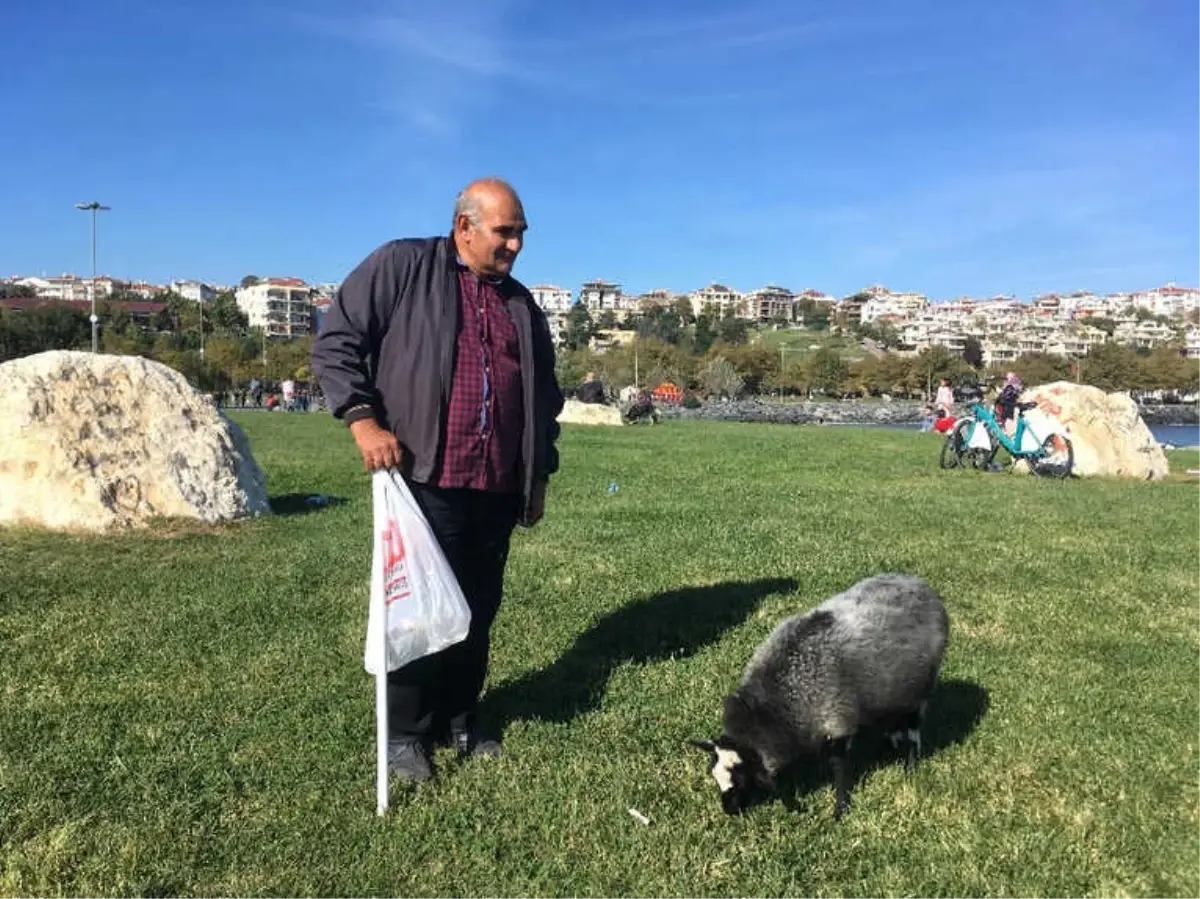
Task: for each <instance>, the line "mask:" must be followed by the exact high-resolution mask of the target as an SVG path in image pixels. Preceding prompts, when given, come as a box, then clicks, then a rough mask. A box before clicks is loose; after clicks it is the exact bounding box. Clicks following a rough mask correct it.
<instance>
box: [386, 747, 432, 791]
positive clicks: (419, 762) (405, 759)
mask: <svg viewBox="0 0 1200 899" xmlns="http://www.w3.org/2000/svg"><path fill="white" fill-rule="evenodd" d="M388 771H389V773H391V774H394V775H396V776H397V777H399V778H400V779H401V780H407V781H410V782H411V783H421V782H423V781H426V780H429V779H430V778H431V777H433V765H432V763H430V761H429V753H428V752H427V751H426V749H425V744H424V743H423V742H421V741H420V740H419V739H416V738H415V737H409V738H400V739H391V740H388Z"/></svg>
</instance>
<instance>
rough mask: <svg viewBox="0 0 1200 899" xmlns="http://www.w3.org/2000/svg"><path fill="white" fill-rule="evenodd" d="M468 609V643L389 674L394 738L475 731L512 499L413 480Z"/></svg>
mask: <svg viewBox="0 0 1200 899" xmlns="http://www.w3.org/2000/svg"><path fill="white" fill-rule="evenodd" d="M408 486H409V488H410V489H411V490H412V493H413V497H414V498H415V499H416V501H417V504H418V505H419V506H420V507H421V511H422V512H423V513H424V515H425V518H426V520H427V521H428V522H429V525H430V527H432V528H433V533H434V534H435V535H436V537H437V540H438V543H439V544H440V545H441V547H442V552H444V553H445V554H446V560H447V561H448V562H449V563H450V567H451V569H453V571H454V576H455V577H456V578H458V583H459V586H460V587H462V591H463V594H464V595H465V596H466V598H467V605H468V606H470V608H471V629H470V631H469V632H468V633H467V638H466V639H465V640H463V641H462V642H461V643H455V644H454V645H453V646H449V647H447V648H446V649H444V650H442V651H441V652H437V653H434V654H432V655H428V656H425V657H423V658H420V659H417V660H416V661H415V662H411V663H409V664H408V665H405V666H404V667H403V668H399V669H397V670H396V671H392V672H389V673H388V729H389V731H390V732H391V736H392V737H420V738H422V739H433V738H438V737H440V736H442V734H443V733H444V731H445V730H446V728H452V729H454V730H465V729H469V728H471V727H473V726H474V716H475V707H476V705H477V704H478V701H479V694H480V692H481V691H482V690H483V682H484V679H485V678H486V677H487V666H488V650H489V647H490V639H489V634H490V631H491V627H492V622H493V621H494V620H495V618H496V612H498V611H499V609H500V600H501V596H502V594H503V589H504V566H505V564H506V563H507V561H508V545H509V539H510V538H511V536H512V532H513V528H514V527H515V526H516V523H517V511H518V503H519V501H518V498H517V496H515V495H505V494H495V493H484V492H483V491H480V490H466V489H453V488H450V489H447V488H441V487H432V486H429V485H426V484H417V483H413V482H411V481H410V482H408Z"/></svg>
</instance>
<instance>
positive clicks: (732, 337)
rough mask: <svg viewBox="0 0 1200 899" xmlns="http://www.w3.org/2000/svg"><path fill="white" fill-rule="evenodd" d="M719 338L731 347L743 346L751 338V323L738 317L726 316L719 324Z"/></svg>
mask: <svg viewBox="0 0 1200 899" xmlns="http://www.w3.org/2000/svg"><path fill="white" fill-rule="evenodd" d="M717 336H718V337H720V338H721V340H722V342H724V343H727V344H729V345H730V346H738V345H739V344H743V343H745V342H746V339H747V338H748V337H749V336H750V322H748V321H747V320H746V319H744V318H739V317H738V316H736V315H732V314H729V315H726V316H725V317H724V318H722V319H721V320H720V321H719V322H717Z"/></svg>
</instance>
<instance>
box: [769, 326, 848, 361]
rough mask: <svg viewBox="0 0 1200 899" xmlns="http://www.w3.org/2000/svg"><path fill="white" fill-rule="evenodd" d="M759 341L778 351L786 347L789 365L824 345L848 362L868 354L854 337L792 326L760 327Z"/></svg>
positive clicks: (801, 359) (803, 358) (805, 357)
mask: <svg viewBox="0 0 1200 899" xmlns="http://www.w3.org/2000/svg"><path fill="white" fill-rule="evenodd" d="M758 334H759V342H760V343H761V344H762V345H763V346H765V347H770V348H771V349H773V350H775V351H777V352H778V350H779V348H780V347H784V348H785V349H786V353H785V358H786V360H787V363H788V365H791V364H792V363H793V362H802V361H804V360H805V359H807V358H808V357H809V356H811V355H812V354H813V353H815V352H817V350H819V349H821V348H822V347H829V348H830V349H832V350H837V352H838V354H839V355H841V357H842V358H843V359H845V360H846V361H847V362H855V361H857V360H859V359H862V358H863V357H864V356H866V355H867V352H866V350H864V349H863V347H862V343H861V341H859V340H856V339H855V338H853V337H847V336H842V335H837V336H835V335H833V334H830V333H829V332H828V331H796V330H793V329H791V328H784V329H781V330H778V331H777V330H775V329H773V328H760V329H759V331H758Z"/></svg>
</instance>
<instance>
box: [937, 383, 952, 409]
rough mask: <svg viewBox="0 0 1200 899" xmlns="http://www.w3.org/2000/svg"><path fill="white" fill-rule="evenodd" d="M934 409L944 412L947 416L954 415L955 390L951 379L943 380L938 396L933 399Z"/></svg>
mask: <svg viewBox="0 0 1200 899" xmlns="http://www.w3.org/2000/svg"><path fill="white" fill-rule="evenodd" d="M933 407H934V408H935V409H941V410H943V411H944V412H945V413H946V414H947V415H953V414H954V388H953V387H951V386H950V379H949V378H942V383H941V386H940V387H938V389H937V395H936V396H935V397H934V398H933Z"/></svg>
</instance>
